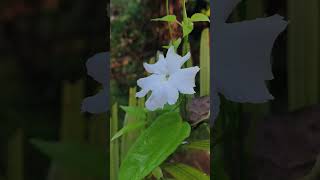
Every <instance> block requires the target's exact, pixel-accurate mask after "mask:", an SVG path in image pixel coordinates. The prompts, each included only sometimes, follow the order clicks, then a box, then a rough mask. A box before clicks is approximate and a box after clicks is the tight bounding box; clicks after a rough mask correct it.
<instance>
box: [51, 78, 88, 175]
mask: <svg viewBox="0 0 320 180" xmlns="http://www.w3.org/2000/svg"><path fill="white" fill-rule="evenodd" d="M83 87H84V85H83V80H79V81H77V82H75V83H70V82H67V81H66V82H63V85H62V100H61V102H62V105H61V107H62V117H61V129H60V139H61V141H63V142H76V143H84V142H85V141H86V139H85V136H86V126H87V124H86V121H85V119H84V117H83V115H82V114H81V113H79V104H81V102H82V100H83V97H84V91H83V89H84V88H83ZM54 166H56V167H57V170H56V173H55V174H56V175H54V177H56V178H57V179H61V180H69V179H79V180H84V179H86V177H82V176H80V175H78V174H75V173H72V172H69V171H66V170H65V169H63V168H62V167H59V166H58V165H57V164H55V165H53V167H54Z"/></svg>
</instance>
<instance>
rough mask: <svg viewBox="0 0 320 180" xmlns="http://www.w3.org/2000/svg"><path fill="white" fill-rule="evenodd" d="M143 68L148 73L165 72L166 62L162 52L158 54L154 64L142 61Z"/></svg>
mask: <svg viewBox="0 0 320 180" xmlns="http://www.w3.org/2000/svg"><path fill="white" fill-rule="evenodd" d="M143 66H144V68H145V69H146V71H147V72H149V73H154V74H167V72H168V71H167V63H166V61H165V59H164V56H163V54H160V55H159V60H158V61H157V62H156V63H155V64H148V63H143Z"/></svg>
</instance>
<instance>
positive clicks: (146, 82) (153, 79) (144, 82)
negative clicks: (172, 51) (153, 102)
mask: <svg viewBox="0 0 320 180" xmlns="http://www.w3.org/2000/svg"><path fill="white" fill-rule="evenodd" d="M164 80H165V75H157V74H152V75H150V76H148V77H146V78H141V79H139V80H138V81H137V84H138V86H139V87H141V89H142V90H141V91H140V92H138V93H137V94H136V96H137V97H143V96H145V95H146V94H147V93H148V92H149V91H150V90H155V89H157V88H158V87H159V86H161V82H163V81H164Z"/></svg>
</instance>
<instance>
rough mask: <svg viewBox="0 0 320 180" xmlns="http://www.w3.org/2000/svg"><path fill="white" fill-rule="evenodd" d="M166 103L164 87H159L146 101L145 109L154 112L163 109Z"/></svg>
mask: <svg viewBox="0 0 320 180" xmlns="http://www.w3.org/2000/svg"><path fill="white" fill-rule="evenodd" d="M166 102H167V94H166V91H165V89H164V87H159V88H158V89H155V90H153V91H152V94H151V96H150V97H149V98H148V100H147V101H146V108H147V109H148V110H150V111H154V110H156V109H158V108H163V106H164V105H165V104H166Z"/></svg>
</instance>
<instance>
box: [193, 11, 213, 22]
mask: <svg viewBox="0 0 320 180" xmlns="http://www.w3.org/2000/svg"><path fill="white" fill-rule="evenodd" d="M190 19H191V21H192V22H199V21H207V22H210V20H209V18H208V16H206V15H204V14H202V13H195V14H193V15H192V16H191V18H190Z"/></svg>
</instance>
